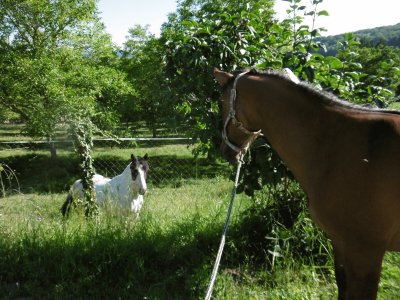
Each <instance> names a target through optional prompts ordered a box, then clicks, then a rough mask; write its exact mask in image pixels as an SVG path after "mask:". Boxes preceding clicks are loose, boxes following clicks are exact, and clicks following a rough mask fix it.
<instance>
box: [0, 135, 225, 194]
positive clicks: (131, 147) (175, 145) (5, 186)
mask: <svg viewBox="0 0 400 300" xmlns="http://www.w3.org/2000/svg"><path fill="white" fill-rule="evenodd" d="M189 145H190V139H187V138H120V139H96V140H94V146H93V150H92V156H93V159H94V167H95V171H96V173H98V174H101V175H104V176H107V177H114V176H116V175H118V174H120V173H122V171H123V170H124V169H125V167H126V166H127V165H128V163H129V162H130V156H131V154H134V155H136V156H144V155H145V154H148V156H149V164H150V172H149V174H148V185H149V186H152V187H163V186H172V187H178V186H182V185H183V184H186V183H189V182H193V181H195V180H198V179H202V178H211V177H215V176H218V175H227V174H228V173H229V170H228V169H229V168H228V167H227V165H226V164H218V163H213V162H210V160H208V159H207V158H206V157H196V158H195V157H194V156H193V155H192V149H193V146H189ZM79 164H80V162H79V161H78V158H77V155H76V154H75V152H74V145H73V143H72V141H70V140H58V141H51V142H47V141H7V142H0V188H1V193H2V194H3V195H6V194H10V193H13V192H22V193H26V192H38V193H41V192H55V193H57V192H65V191H66V190H68V188H69V186H70V185H71V184H72V183H73V182H74V181H75V180H76V179H78V178H79V177H80V168H79Z"/></svg>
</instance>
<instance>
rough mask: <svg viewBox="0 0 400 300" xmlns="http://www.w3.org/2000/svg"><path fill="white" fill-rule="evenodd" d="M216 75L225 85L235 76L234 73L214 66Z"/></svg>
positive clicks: (222, 84)
mask: <svg viewBox="0 0 400 300" xmlns="http://www.w3.org/2000/svg"><path fill="white" fill-rule="evenodd" d="M213 73H214V77H215V79H217V81H218V83H219V84H220V85H221V86H225V85H226V84H227V83H228V82H229V80H231V79H232V78H233V75H232V74H230V73H227V72H224V71H221V70H219V69H218V68H214V71H213Z"/></svg>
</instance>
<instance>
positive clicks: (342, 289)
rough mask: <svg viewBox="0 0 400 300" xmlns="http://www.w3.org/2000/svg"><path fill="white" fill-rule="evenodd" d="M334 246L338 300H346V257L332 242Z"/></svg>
mask: <svg viewBox="0 0 400 300" xmlns="http://www.w3.org/2000/svg"><path fill="white" fill-rule="evenodd" d="M332 245H333V255H334V263H335V278H336V285H337V287H338V300H346V292H347V286H346V270H345V267H344V255H343V249H341V248H340V247H339V246H338V245H337V244H335V243H334V242H332Z"/></svg>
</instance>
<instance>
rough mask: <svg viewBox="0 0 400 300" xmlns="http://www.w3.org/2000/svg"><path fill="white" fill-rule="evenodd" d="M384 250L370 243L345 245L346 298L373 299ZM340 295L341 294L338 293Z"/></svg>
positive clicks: (355, 299)
mask: <svg viewBox="0 0 400 300" xmlns="http://www.w3.org/2000/svg"><path fill="white" fill-rule="evenodd" d="M384 253H385V251H384V250H382V249H380V248H379V249H378V248H377V247H374V246H371V245H357V246H354V245H353V246H349V245H346V247H345V253H344V261H345V273H346V289H347V291H346V292H347V295H346V296H347V297H346V298H344V299H347V300H375V299H376V296H377V292H378V284H379V278H380V273H381V266H382V259H383V255H384ZM339 296H341V295H339Z"/></svg>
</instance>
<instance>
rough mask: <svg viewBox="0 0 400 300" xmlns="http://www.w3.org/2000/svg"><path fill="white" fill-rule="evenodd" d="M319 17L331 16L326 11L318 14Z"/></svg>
mask: <svg viewBox="0 0 400 300" xmlns="http://www.w3.org/2000/svg"><path fill="white" fill-rule="evenodd" d="M318 16H329V12H328V11H326V10H321V11H319V12H318Z"/></svg>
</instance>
